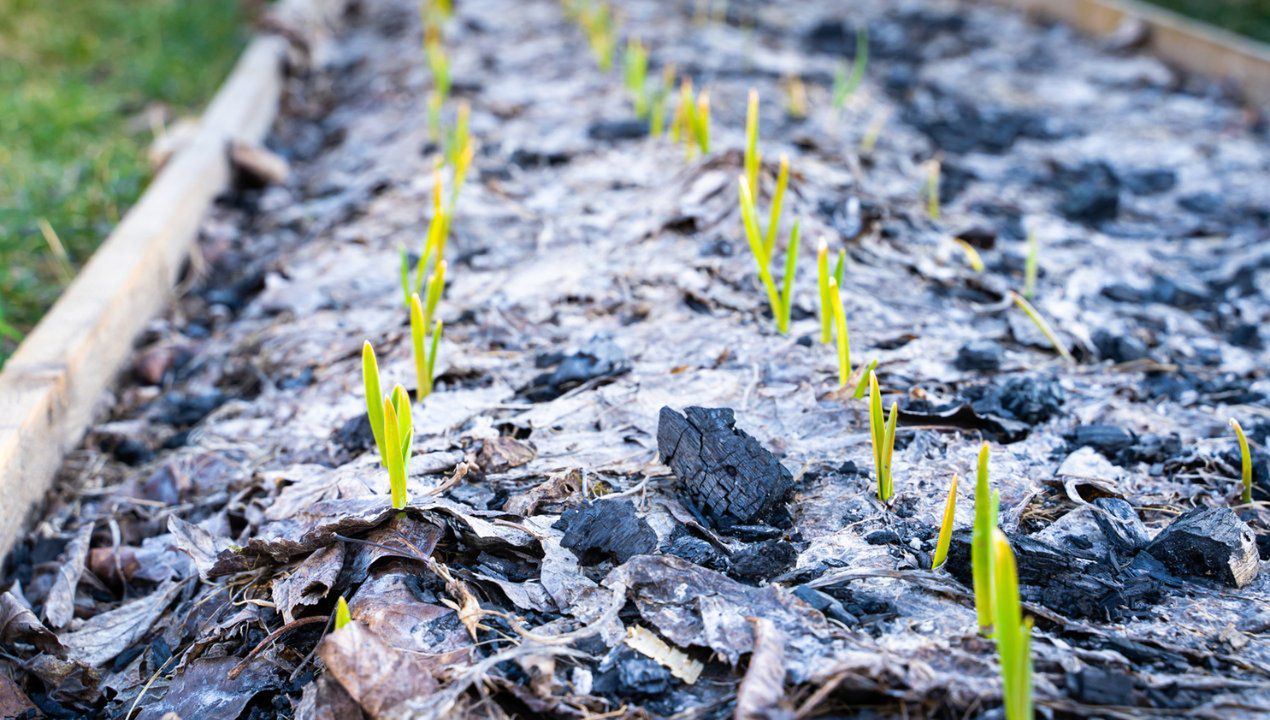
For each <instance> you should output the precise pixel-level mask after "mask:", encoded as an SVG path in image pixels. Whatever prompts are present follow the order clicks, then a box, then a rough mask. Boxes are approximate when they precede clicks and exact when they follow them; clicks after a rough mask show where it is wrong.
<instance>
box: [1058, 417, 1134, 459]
mask: <svg viewBox="0 0 1270 720" xmlns="http://www.w3.org/2000/svg"><path fill="white" fill-rule="evenodd" d="M1071 441H1072V449H1073V450H1075V449H1077V448H1082V447H1086V446H1088V447H1091V448H1093V449H1095V450H1097V451H1098V452H1100V453H1102V454H1103V455H1104V456H1105V457H1109V458H1114V457H1115V456H1116V454H1117V453H1119V452H1120V451H1121V450H1124V449H1125V448H1128V447H1129V446H1130V445H1132V444H1133V433H1131V432H1129V431H1128V430H1125V429H1124V428H1118V427H1116V426H1115V425H1101V424H1090V425H1080V426H1078V427H1077V428H1076V429H1075V430H1073V431H1072V435H1071Z"/></svg>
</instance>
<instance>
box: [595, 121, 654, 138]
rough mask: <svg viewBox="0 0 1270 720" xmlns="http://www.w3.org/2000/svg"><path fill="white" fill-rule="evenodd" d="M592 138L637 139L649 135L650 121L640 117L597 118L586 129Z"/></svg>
mask: <svg viewBox="0 0 1270 720" xmlns="http://www.w3.org/2000/svg"><path fill="white" fill-rule="evenodd" d="M586 134H587V137H589V138H591V139H592V140H604V141H609V142H612V141H615V140H636V139H639V138H642V137H644V136H646V135H648V121H647V120H640V119H639V118H626V119H623V120H597V121H595V122H593V123H591V125H590V126H589V127H587V129H586Z"/></svg>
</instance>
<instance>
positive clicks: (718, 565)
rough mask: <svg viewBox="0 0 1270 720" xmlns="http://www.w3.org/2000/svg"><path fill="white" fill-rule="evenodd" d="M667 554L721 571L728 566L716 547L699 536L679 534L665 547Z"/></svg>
mask: <svg viewBox="0 0 1270 720" xmlns="http://www.w3.org/2000/svg"><path fill="white" fill-rule="evenodd" d="M666 554H667V555H674V556H675V557H679V558H683V559H684V560H687V561H688V562H690V563H693V564H694V565H700V566H701V567H703V568H709V569H711V570H718V571H719V572H723V571H725V570H727V568H728V558H727V556H726V555H724V554H723V553H722V552H720V551H719V549H718V548H716V547H715V546H713V545H711V544H710V543H708V542H706V541H705V540H702V539H701V538H699V537H695V536H693V535H689V534H687V533H683V534H680V535H679V536H678V537H676V538H675V539H674V541H673V542H672V543H671V544H670V547H668V548H666Z"/></svg>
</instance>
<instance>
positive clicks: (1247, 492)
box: [1230, 418, 1252, 505]
mask: <svg viewBox="0 0 1270 720" xmlns="http://www.w3.org/2000/svg"><path fill="white" fill-rule="evenodd" d="M1230 428H1231V429H1232V430H1234V431H1235V437H1236V438H1237V439H1238V440H1239V464H1240V467H1241V469H1242V472H1241V473H1240V476H1241V478H1242V479H1243V486H1244V491H1243V494H1242V495H1241V496H1240V498H1239V501H1240V502H1242V503H1243V504H1244V505H1247V504H1249V503H1251V502H1252V451H1250V450H1249V449H1248V437H1247V436H1246V435H1244V429H1243V426H1242V425H1240V424H1239V421H1238V420H1236V419H1234V418H1231V419H1230Z"/></svg>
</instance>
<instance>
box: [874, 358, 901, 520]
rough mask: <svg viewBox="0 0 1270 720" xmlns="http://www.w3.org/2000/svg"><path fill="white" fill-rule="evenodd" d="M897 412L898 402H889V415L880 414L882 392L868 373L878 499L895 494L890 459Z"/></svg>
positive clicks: (892, 450)
mask: <svg viewBox="0 0 1270 720" xmlns="http://www.w3.org/2000/svg"><path fill="white" fill-rule="evenodd" d="M898 413H899V405H898V403H895V402H892V403H891V413H890V415H889V416H883V414H882V392H881V390H880V389H879V388H878V376H877V374H876V373H869V430H870V433H871V435H872V436H873V466H874V469H875V471H876V473H877V481H878V499H879V500H881V501H882V502H888V501H890V499H891V496H892V495H894V494H895V484H894V481H893V479H892V477H891V460H892V458H893V457H894V455H895V425H896V420H897V416H898Z"/></svg>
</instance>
